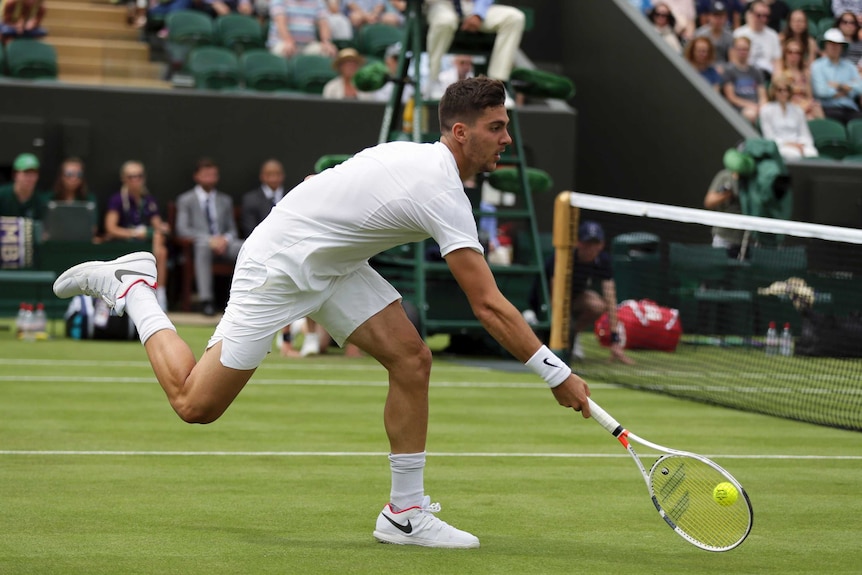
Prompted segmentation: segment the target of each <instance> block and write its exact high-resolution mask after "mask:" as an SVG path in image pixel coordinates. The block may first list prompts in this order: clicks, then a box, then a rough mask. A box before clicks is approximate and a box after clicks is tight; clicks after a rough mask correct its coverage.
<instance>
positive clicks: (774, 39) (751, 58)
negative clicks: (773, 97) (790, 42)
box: [733, 0, 781, 81]
mask: <svg viewBox="0 0 862 575" xmlns="http://www.w3.org/2000/svg"><path fill="white" fill-rule="evenodd" d="M768 20H769V5H767V4H766V3H765V2H764V1H763V0H754V1H753V2H752V3H751V4H750V7H749V9H748V12H746V13H745V21H746V25H745V26H740V27H739V28H737V29H736V30H735V31H734V32H733V37H734V38H739V37H740V36H744V37H745V38H748V39H749V40H751V50H750V53H749V55H748V63H749V64H751V65H752V66H754V67H755V68H757V69H759V70H760V71H761V72H763V73H764V74H765V80H767V81H768V80H769V78H770V77H771V76H772V70H773V69H774V68H775V64H776V63H777V62H778V61H779V60H781V42H779V41H778V32H776V31H775V30H773V29H772V28H770V27H769V26H767V25H766V23H767V21H768Z"/></svg>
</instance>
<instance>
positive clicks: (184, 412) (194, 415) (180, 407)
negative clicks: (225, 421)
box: [173, 402, 225, 425]
mask: <svg viewBox="0 0 862 575" xmlns="http://www.w3.org/2000/svg"><path fill="white" fill-rule="evenodd" d="M173 407H174V411H176V412H177V415H178V416H179V417H180V419H182V420H183V421H184V422H186V423H197V424H202V425H203V424H207V423H212V422H214V421H215V420H217V419H218V418H219V417H221V415H222V413H224V411H225V410H224V409H223V408H220V407H215V406H209V405H195V404H193V403H190V402H182V403H177V404H175V405H174V406H173Z"/></svg>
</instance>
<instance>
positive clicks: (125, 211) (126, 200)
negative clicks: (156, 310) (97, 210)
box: [105, 160, 170, 310]
mask: <svg viewBox="0 0 862 575" xmlns="http://www.w3.org/2000/svg"><path fill="white" fill-rule="evenodd" d="M120 181H121V182H122V185H121V186H120V190H119V191H118V192H116V193H115V194H113V195H112V196H111V197H110V198H109V199H108V208H107V210H105V240H106V241H126V242H129V243H130V244H131V245H130V246H129V252H130V253H131V252H135V251H140V250H141V249H147V247H149V248H150V250H151V251H152V253H153V255H154V256H155V257H156V272H157V274H156V275H157V276H158V277H157V278H156V281H157V283H158V287H157V288H156V299H157V300H158V302H159V305H160V306H161V308H162V309H163V310H167V309H168V298H167V290H166V286H167V282H168V245H167V235H168V233H170V228H169V226H168V224H167V223H166V222H165V221H164V220H162V216H161V215H160V214H159V206H158V204H157V203H156V199H155V198H154V197H153V196H152V195H150V193H149V190H147V174H146V171H145V170H144V165H143V164H142V163H141V162H137V161H134V160H129V161H128V162H125V163H124V164H123V165H122V167H120ZM140 244H143V245H140Z"/></svg>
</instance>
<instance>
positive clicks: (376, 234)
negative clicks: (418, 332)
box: [243, 142, 483, 289]
mask: <svg viewBox="0 0 862 575" xmlns="http://www.w3.org/2000/svg"><path fill="white" fill-rule="evenodd" d="M428 237H431V238H433V239H434V240H435V241H436V242H437V243H438V244H439V245H440V252H441V254H442V255H443V256H445V255H447V254H448V253H450V252H452V251H453V250H456V249H459V248H470V249H473V250H476V251H477V252H479V253H483V249H482V245H481V244H480V243H479V237H478V232H477V230H476V221H475V219H474V217H473V211H472V206H471V205H470V200H469V199H468V198H467V196H466V194H465V193H464V186H463V183H462V182H461V179H460V177H459V174H458V166H457V165H456V163H455V158H454V156H453V155H452V152H451V151H450V150H449V148H447V147H446V146H445V145H444V144H442V143H440V142H437V143H433V144H419V143H413V142H389V143H385V144H380V145H377V146H374V147H371V148H367V149H365V150H363V151H362V152H360V153H358V154H356V155H355V156H354V157H353V158H351V159H349V160H347V161H346V162H344V163H342V164H339V165H338V166H335V167H334V168H332V169H329V170H324V171H323V172H321V173H320V174H318V175H316V176H314V177H312V178H310V179H308V180H306V181H304V182H303V183H301V184H299V185H298V186H296V187H295V188H294V189H293V190H291V191H290V192H289V193H288V194H287V195H285V197H284V199H283V200H282V201H281V202H279V203H278V205H277V206H276V207H275V208H273V210H272V212H271V214H270V217H268V218H267V219H266V220H264V221H263V222H262V223H261V224H260V225H258V226H257V227H256V228H255V230H254V232H252V234H251V236H250V237H249V238H248V240H246V242H245V245H244V247H243V251H244V252H245V254H244V256H245V257H248V258H250V259H252V260H254V261H257V262H260V263H262V264H265V265H266V266H267V267H268V268H275V269H278V270H281V271H283V272H284V273H286V274H287V275H288V276H290V277H291V278H292V279H293V281H294V282H295V283H296V284H297V287H299V288H300V289H317V286H321V285H323V284H324V283H328V282H330V281H331V280H332V278H333V277H337V276H341V275H344V274H347V273H349V272H351V271H353V270H355V269H357V268H358V267H360V266H362V265H364V264H365V263H366V262H367V261H368V259H369V258H371V257H372V256H375V255H377V254H379V253H380V252H383V251H385V250H388V249H390V248H393V247H395V246H399V245H402V244H405V243H410V242H417V241H420V240H424V239H426V238H428ZM316 279H317V280H320V282H321V283H318V282H317V281H315V280H316Z"/></svg>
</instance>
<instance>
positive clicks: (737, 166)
mask: <svg viewBox="0 0 862 575" xmlns="http://www.w3.org/2000/svg"><path fill="white" fill-rule="evenodd" d="M753 171H754V160H753V159H752V158H751V156H749V155H747V154H744V153H742V152H740V151H739V150H736V149H734V148H730V149H729V150H727V151H726V152H725V153H724V168H723V169H721V170H719V171H718V173H716V174H715V176H714V177H713V178H712V182H711V183H710V184H709V188H708V189H707V192H706V195H705V196H704V198H703V207H705V208H706V209H708V210H715V211H718V212H724V213H727V214H741V213H742V204H741V203H740V201H739V179H740V178H741V177H746V176H748V175H749V174H750V173H751V172H753ZM743 235H744V232H743V231H742V230H736V229H732V228H720V227H714V228H712V247H714V248H724V249H725V250H727V256H728V257H729V258H734V259H736V258H737V257H738V256H739V251H740V249H741V248H742V238H743Z"/></svg>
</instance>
